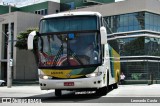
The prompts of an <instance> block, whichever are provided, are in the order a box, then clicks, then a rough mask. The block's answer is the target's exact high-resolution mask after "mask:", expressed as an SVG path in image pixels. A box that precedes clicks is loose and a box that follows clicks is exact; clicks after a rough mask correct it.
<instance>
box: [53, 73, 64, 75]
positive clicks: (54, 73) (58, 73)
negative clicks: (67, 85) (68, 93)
mask: <svg viewBox="0 0 160 106" xmlns="http://www.w3.org/2000/svg"><path fill="white" fill-rule="evenodd" d="M53 74H54V75H55V74H63V72H51V75H53Z"/></svg>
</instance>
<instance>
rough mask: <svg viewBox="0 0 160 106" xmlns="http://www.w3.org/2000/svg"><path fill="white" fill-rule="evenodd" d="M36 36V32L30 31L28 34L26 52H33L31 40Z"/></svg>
mask: <svg viewBox="0 0 160 106" xmlns="http://www.w3.org/2000/svg"><path fill="white" fill-rule="evenodd" d="M37 34H38V32H36V31H32V32H31V33H30V34H29V36H28V40H27V45H28V50H33V39H34V37H35V36H36V35H37Z"/></svg>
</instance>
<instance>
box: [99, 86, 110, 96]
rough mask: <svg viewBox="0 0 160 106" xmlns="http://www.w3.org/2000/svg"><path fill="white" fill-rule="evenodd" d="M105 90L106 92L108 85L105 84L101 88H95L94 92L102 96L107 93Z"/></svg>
mask: <svg viewBox="0 0 160 106" xmlns="http://www.w3.org/2000/svg"><path fill="white" fill-rule="evenodd" d="M107 92H108V87H107V86H105V87H103V88H99V89H97V90H96V94H97V95H98V96H104V95H106V94H107Z"/></svg>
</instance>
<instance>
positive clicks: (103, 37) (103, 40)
mask: <svg viewBox="0 0 160 106" xmlns="http://www.w3.org/2000/svg"><path fill="white" fill-rule="evenodd" d="M100 34H101V44H107V31H106V28H105V27H104V26H102V27H101V28H100Z"/></svg>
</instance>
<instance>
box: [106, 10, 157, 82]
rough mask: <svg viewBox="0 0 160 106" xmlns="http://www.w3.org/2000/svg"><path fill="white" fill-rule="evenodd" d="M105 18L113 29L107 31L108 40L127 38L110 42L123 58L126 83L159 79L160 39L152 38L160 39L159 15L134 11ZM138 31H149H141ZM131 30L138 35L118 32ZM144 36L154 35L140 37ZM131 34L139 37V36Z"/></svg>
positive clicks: (122, 69)
mask: <svg viewBox="0 0 160 106" xmlns="http://www.w3.org/2000/svg"><path fill="white" fill-rule="evenodd" d="M104 18H105V21H106V23H107V24H108V27H109V28H108V29H110V30H111V31H108V33H109V34H110V35H109V36H108V38H109V39H110V38H114V36H127V37H121V38H118V39H110V40H109V41H108V43H109V44H110V45H111V46H112V47H113V48H114V49H115V50H116V51H117V52H118V53H119V54H120V56H121V71H122V72H123V73H124V74H125V75H126V80H132V81H134V80H135V81H137V80H151V77H152V78H153V80H160V58H158V57H159V56H160V38H158V37H154V36H153V37H152V35H156V36H159V34H157V32H160V15H158V14H154V13H150V12H135V13H128V14H121V15H115V16H107V17H104ZM138 30H148V31H142V32H138ZM128 31H137V32H133V33H119V32H128ZM152 31H154V32H152ZM112 33H119V34H116V35H115V34H112ZM142 34H146V35H151V36H150V37H147V36H140V35H142ZM132 35H136V37H133V36H132ZM138 35H139V36H138ZM129 36H132V37H129ZM137 56H138V57H137ZM156 56H157V57H156Z"/></svg>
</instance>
